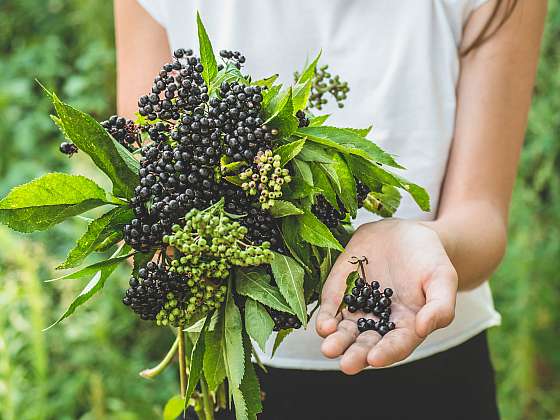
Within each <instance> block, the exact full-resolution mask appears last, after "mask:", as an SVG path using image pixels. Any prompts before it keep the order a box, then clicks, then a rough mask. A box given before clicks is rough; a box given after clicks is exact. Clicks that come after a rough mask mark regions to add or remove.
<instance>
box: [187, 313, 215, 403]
mask: <svg viewBox="0 0 560 420" xmlns="http://www.w3.org/2000/svg"><path fill="white" fill-rule="evenodd" d="M211 317H212V315H211V314H208V315H207V316H206V320H205V321H204V326H203V327H202V330H201V331H200V334H198V337H197V339H196V341H195V342H194V343H193V348H192V351H191V357H190V364H189V377H188V380H187V390H186V391H185V400H187V401H188V400H189V399H190V398H191V395H192V393H193V391H194V388H195V386H196V384H197V383H198V381H199V380H200V376H201V375H202V364H203V360H204V359H203V358H204V350H205V345H204V338H205V333H206V331H207V330H208V325H210V319H211Z"/></svg>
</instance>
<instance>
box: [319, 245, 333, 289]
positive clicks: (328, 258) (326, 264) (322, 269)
mask: <svg viewBox="0 0 560 420" xmlns="http://www.w3.org/2000/svg"><path fill="white" fill-rule="evenodd" d="M332 254H333V251H332V250H331V249H330V248H327V249H326V252H325V256H324V258H323V260H322V261H321V262H320V265H319V275H320V279H321V284H323V283H325V280H327V277H328V276H329V273H330V272H331V268H332V266H333V264H334V260H335V259H334V258H333V255H332Z"/></svg>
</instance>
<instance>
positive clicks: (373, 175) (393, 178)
mask: <svg viewBox="0 0 560 420" xmlns="http://www.w3.org/2000/svg"><path fill="white" fill-rule="evenodd" d="M346 161H347V162H348V165H349V166H350V168H351V170H352V172H353V173H354V175H355V176H357V177H358V179H360V180H361V181H362V182H363V183H365V184H366V185H367V186H368V187H369V188H370V189H372V190H375V189H376V188H375V187H376V186H378V185H379V184H380V183H381V184H383V185H392V186H393V187H398V188H402V189H404V190H405V191H407V192H408V193H409V194H410V195H411V197H412V198H413V199H414V201H415V202H416V204H418V206H419V207H420V208H421V209H422V210H424V211H429V210H430V196H429V195H428V193H427V192H426V190H425V189H424V188H422V187H420V186H418V185H416V184H413V183H411V182H409V181H407V180H406V179H404V178H402V177H400V176H398V175H395V174H393V173H391V172H389V171H387V170H386V169H383V168H381V167H380V166H379V165H376V164H374V163H372V162H370V161H368V160H365V159H363V158H360V157H357V156H351V155H348V156H346Z"/></svg>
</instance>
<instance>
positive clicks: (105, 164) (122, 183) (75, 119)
mask: <svg viewBox="0 0 560 420" xmlns="http://www.w3.org/2000/svg"><path fill="white" fill-rule="evenodd" d="M43 89H44V90H45V92H46V93H47V94H48V95H49V96H50V97H51V99H52V102H53V104H54V107H55V109H56V112H57V114H58V118H59V123H60V125H61V126H62V131H63V133H64V135H65V136H66V137H67V138H69V139H70V140H71V141H72V142H73V143H74V144H75V145H76V146H77V147H78V148H79V149H80V150H82V151H84V152H85V153H87V154H88V155H89V157H90V158H91V159H92V160H93V162H94V163H95V165H97V167H98V168H99V169H101V170H102V171H103V172H104V173H105V174H106V175H107V176H108V177H109V179H110V180H111V182H112V183H113V194H114V195H116V196H119V197H126V198H130V197H132V196H133V195H134V188H135V187H136V185H138V175H137V172H136V171H135V170H134V169H133V168H132V167H131V165H133V164H132V163H131V162H130V161H129V160H128V159H127V158H126V157H125V158H123V151H122V150H120V148H119V147H118V146H117V145H118V144H119V143H118V142H116V141H114V140H113V138H112V137H111V136H110V135H109V133H107V131H106V130H105V129H104V128H103V127H102V126H101V125H100V124H99V123H98V122H97V121H96V120H95V119H94V118H93V117H91V116H90V115H88V114H86V113H84V112H81V111H79V110H77V109H76V108H73V107H72V106H70V105H68V104H66V103H64V102H62V101H61V100H60V99H59V98H58V97H57V96H56V94H55V93H53V92H49V91H48V90H47V89H46V88H43ZM119 150H120V151H119ZM125 155H126V154H125Z"/></svg>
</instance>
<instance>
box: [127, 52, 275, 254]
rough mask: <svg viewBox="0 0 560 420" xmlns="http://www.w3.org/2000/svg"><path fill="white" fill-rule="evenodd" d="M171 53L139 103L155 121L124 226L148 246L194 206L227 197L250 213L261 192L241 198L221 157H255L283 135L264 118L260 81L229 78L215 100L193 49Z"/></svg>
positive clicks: (238, 58)
mask: <svg viewBox="0 0 560 420" xmlns="http://www.w3.org/2000/svg"><path fill="white" fill-rule="evenodd" d="M224 54H225V56H226V57H225V58H227V59H228V60H230V61H231V60H233V61H235V63H237V64H241V63H243V62H244V61H245V60H244V57H243V56H242V55H240V54H238V53H237V52H234V53H231V54H230V53H229V52H227V54H226V53H224ZM174 55H175V60H174V61H173V62H172V63H170V64H166V65H164V66H163V68H162V70H161V71H160V73H159V74H158V76H157V77H156V78H155V80H154V84H153V87H152V92H151V93H150V94H149V95H144V96H142V97H141V98H140V100H139V102H138V105H139V113H140V115H141V116H143V117H144V118H146V119H147V120H148V121H150V122H151V123H150V126H149V129H148V130H147V132H148V135H149V137H150V139H151V140H152V143H150V144H149V145H146V146H144V147H143V148H142V149H141V154H142V157H141V160H140V167H141V169H140V171H139V176H140V185H139V186H138V187H137V188H136V191H135V196H134V197H133V198H132V200H131V205H132V207H133V209H134V213H135V216H136V217H135V219H134V220H132V222H131V223H130V224H129V225H127V226H125V229H124V237H125V241H126V242H127V243H129V244H130V245H131V246H132V247H134V248H135V249H137V250H139V251H144V252H145V251H147V250H149V249H153V248H156V247H159V246H160V245H161V244H162V237H163V235H164V234H169V233H171V227H172V226H173V225H174V224H176V223H178V222H181V220H182V219H183V218H184V215H185V214H186V213H187V212H188V211H189V210H191V209H193V208H196V209H204V208H206V207H208V206H210V205H211V204H213V203H215V202H216V201H217V200H218V199H219V198H220V197H222V196H223V197H225V198H226V209H228V211H230V210H233V211H232V213H236V214H247V213H248V212H250V211H251V209H252V208H253V207H255V206H258V198H255V199H254V200H251V199H243V200H240V199H239V198H240V193H241V194H243V191H240V189H239V188H238V187H235V186H232V185H231V184H230V183H229V182H227V181H225V180H223V179H222V178H221V175H220V173H219V172H220V170H219V165H220V157H221V156H223V155H226V156H227V157H228V158H230V159H231V160H233V161H246V162H249V163H250V162H252V160H253V159H254V158H255V156H256V155H257V153H258V152H259V151H264V150H266V149H270V148H271V147H272V143H273V140H274V138H275V136H276V135H277V134H278V131H277V130H275V129H272V128H269V127H267V126H265V125H264V124H263V120H262V118H261V116H260V111H261V102H262V99H263V97H262V94H261V88H260V87H259V86H244V85H241V84H239V83H237V82H232V83H228V82H224V83H222V85H221V86H220V89H219V90H220V92H219V93H220V94H219V95H218V96H217V97H212V98H211V99H210V98H209V96H208V88H207V86H206V85H205V84H204V79H203V78H202V76H201V73H202V71H203V66H202V64H201V63H200V60H199V59H198V58H197V57H194V56H193V55H192V51H191V50H184V49H179V50H177V51H175V54H174ZM236 190H237V191H236ZM231 207H233V209H232V208H231ZM241 223H244V222H243V221H241ZM271 233H273V234H274V237H275V238H276V239H278V235H277V232H275V229H271V228H269V227H267V229H264V230H263V232H262V235H260V236H262V237H263V241H269V242H271V244H272V243H273V240H272V239H273V237H272V235H271ZM276 241H277V240H276ZM276 241H274V242H276Z"/></svg>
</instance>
